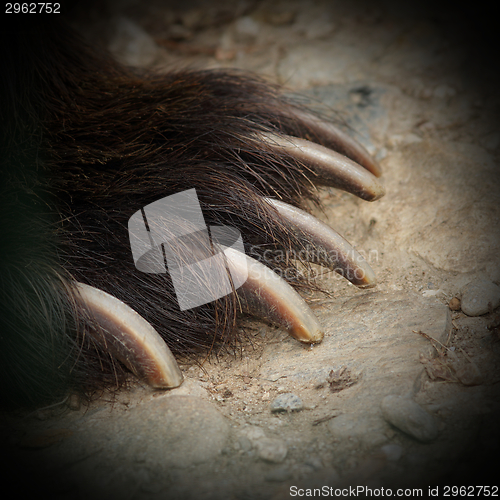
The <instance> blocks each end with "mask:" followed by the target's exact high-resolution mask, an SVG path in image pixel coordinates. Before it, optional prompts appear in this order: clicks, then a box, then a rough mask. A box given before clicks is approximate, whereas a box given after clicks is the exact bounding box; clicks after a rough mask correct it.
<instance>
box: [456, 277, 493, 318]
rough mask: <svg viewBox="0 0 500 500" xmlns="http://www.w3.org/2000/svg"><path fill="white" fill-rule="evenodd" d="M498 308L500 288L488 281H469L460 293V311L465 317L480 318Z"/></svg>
mask: <svg viewBox="0 0 500 500" xmlns="http://www.w3.org/2000/svg"><path fill="white" fill-rule="evenodd" d="M498 306H500V287H499V286H498V285H495V283H492V282H491V281H489V280H485V279H476V280H474V281H471V282H470V283H469V284H468V285H467V286H466V287H465V289H464V290H463V292H462V311H463V312H464V313H465V314H467V316H481V315H483V314H486V313H487V312H489V311H490V310H493V309H496V308H497V307H498Z"/></svg>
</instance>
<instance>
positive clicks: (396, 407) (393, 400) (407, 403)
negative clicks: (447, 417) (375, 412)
mask: <svg viewBox="0 0 500 500" xmlns="http://www.w3.org/2000/svg"><path fill="white" fill-rule="evenodd" d="M381 409H382V413H383V415H384V418H385V419H386V420H387V421H388V422H389V423H390V424H392V425H394V427H397V428H398V429H399V430H401V431H403V432H404V433H406V434H408V435H410V436H412V437H414V438H415V439H418V440H419V441H422V442H429V441H433V440H434V439H436V438H437V436H438V434H439V431H438V423H437V421H436V419H435V418H434V417H433V416H432V415H430V414H429V413H427V412H426V411H425V410H424V409H423V408H422V407H421V406H419V405H418V404H417V403H415V401H412V400H411V399H408V398H406V397H402V396H395V395H389V396H386V397H385V398H384V399H383V401H382V404H381Z"/></svg>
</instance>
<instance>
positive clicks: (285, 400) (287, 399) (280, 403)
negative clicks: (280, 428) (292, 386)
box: [271, 392, 304, 413]
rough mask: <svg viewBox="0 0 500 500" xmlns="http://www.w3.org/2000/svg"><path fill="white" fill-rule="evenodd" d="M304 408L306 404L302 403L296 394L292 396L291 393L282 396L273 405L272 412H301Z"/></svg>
mask: <svg viewBox="0 0 500 500" xmlns="http://www.w3.org/2000/svg"><path fill="white" fill-rule="evenodd" d="M303 408H304V404H303V403H302V400H301V399H300V398H299V397H298V396H296V395H295V394H292V393H291V392H287V393H285V394H280V395H279V396H278V397H277V398H276V399H275V400H274V401H273V402H272V403H271V411H272V412H273V413H277V412H281V411H300V410H302V409H303Z"/></svg>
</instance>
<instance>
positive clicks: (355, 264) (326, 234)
mask: <svg viewBox="0 0 500 500" xmlns="http://www.w3.org/2000/svg"><path fill="white" fill-rule="evenodd" d="M266 201H267V202H268V203H269V204H270V205H272V206H273V207H274V208H275V209H276V210H277V211H278V212H279V214H280V215H281V217H282V219H283V222H284V223H285V224H286V225H287V227H288V228H289V229H290V230H291V231H293V232H294V234H295V235H296V236H297V237H298V238H299V241H300V242H301V243H302V244H303V245H304V247H305V251H304V252H301V253H300V257H301V258H302V259H303V260H305V261H307V262H313V263H316V264H321V265H323V266H325V267H328V268H329V269H332V270H334V271H335V272H337V273H339V274H340V275H342V276H344V278H346V279H348V280H349V281H350V282H351V283H353V284H354V285H356V286H359V287H370V286H374V285H375V283H376V278H375V273H374V272H373V270H372V268H371V267H370V266H369V265H368V263H367V262H366V261H365V259H364V258H363V257H362V256H361V255H360V254H359V253H358V252H357V251H356V250H355V249H354V248H353V247H352V246H351V244H350V243H349V242H348V241H347V240H345V239H344V238H343V237H342V236H341V235H340V234H338V233H337V232H336V231H335V230H333V229H332V228H331V227H330V226H328V225H326V224H325V223H324V222H321V221H320V220H318V219H317V218H316V217H314V216H312V215H310V214H308V213H307V212H304V211H303V210H300V209H299V208H296V207H293V206H292V205H288V204H287V203H284V202H282V201H279V200H275V199H272V198H266Z"/></svg>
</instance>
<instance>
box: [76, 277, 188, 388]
mask: <svg viewBox="0 0 500 500" xmlns="http://www.w3.org/2000/svg"><path fill="white" fill-rule="evenodd" d="M76 292H77V293H76V294H75V298H76V300H77V301H78V303H79V305H80V306H81V307H82V308H83V309H84V311H85V312H86V313H87V314H88V315H89V317H90V319H91V320H93V321H95V323H96V324H97V325H98V326H99V333H101V332H102V335H98V334H97V333H93V332H89V334H90V335H91V336H92V338H93V339H94V340H96V342H98V343H100V344H101V345H102V346H103V347H104V348H106V349H107V350H108V351H110V352H111V354H112V355H114V357H116V358H117V359H118V360H120V361H121V362H122V363H123V364H124V365H125V366H126V367H127V368H128V369H129V370H130V371H132V372H133V373H134V374H135V375H136V376H137V377H139V378H141V379H144V380H145V381H146V382H147V383H148V384H149V385H150V386H152V387H155V388H158V389H170V388H173V387H178V386H179V385H181V384H182V380H183V377H182V373H181V371H180V370H179V367H178V365H177V361H176V360H175V358H174V356H173V355H172V353H171V352H170V349H169V348H168V346H167V344H165V342H164V341H163V339H162V338H161V337H160V335H159V334H158V333H157V331H156V330H155V329H154V328H153V327H152V326H151V325H150V324H149V323H148V322H147V321H146V320H145V319H144V318H143V317H142V316H140V315H139V314H137V313H136V312H135V311H134V310H133V309H132V308H131V307H129V306H128V305H126V304H125V303H123V302H122V301H121V300H118V299H117V298H116V297H113V296H112V295H110V294H109V293H106V292H103V291H102V290H99V289H97V288H94V287H92V286H89V285H85V284H83V283H76Z"/></svg>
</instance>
